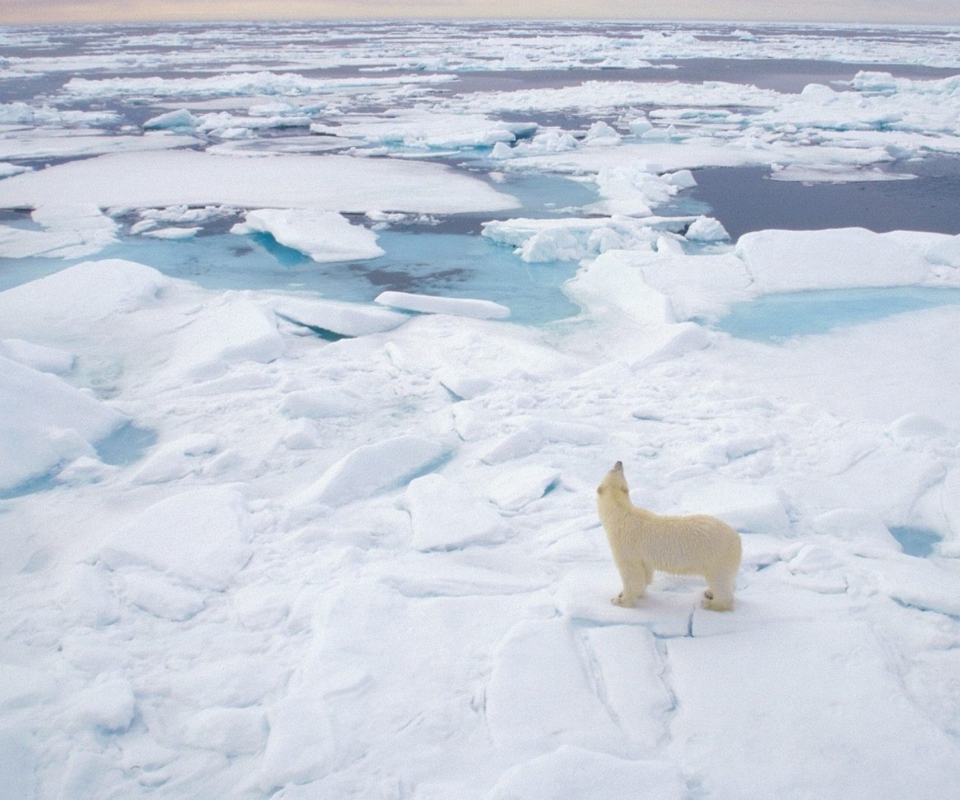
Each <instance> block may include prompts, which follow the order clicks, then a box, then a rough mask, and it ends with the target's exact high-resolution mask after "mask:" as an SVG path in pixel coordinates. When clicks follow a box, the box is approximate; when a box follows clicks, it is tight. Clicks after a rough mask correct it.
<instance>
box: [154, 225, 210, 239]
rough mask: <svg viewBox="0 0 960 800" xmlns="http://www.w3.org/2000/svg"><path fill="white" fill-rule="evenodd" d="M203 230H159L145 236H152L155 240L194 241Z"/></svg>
mask: <svg viewBox="0 0 960 800" xmlns="http://www.w3.org/2000/svg"><path fill="white" fill-rule="evenodd" d="M202 230H203V228H195V227H194V228H157V229H156V230H152V231H145V232H144V233H143V235H144V236H150V237H151V238H153V239H166V240H168V241H177V240H180V239H192V238H193V237H194V236H196V235H197V234H198V233H200V231H202Z"/></svg>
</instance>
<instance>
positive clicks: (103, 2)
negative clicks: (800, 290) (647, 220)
mask: <svg viewBox="0 0 960 800" xmlns="http://www.w3.org/2000/svg"><path fill="white" fill-rule="evenodd" d="M384 18H398V19H457V18H461V19H463V18H467V19H469V18H473V19H480V18H486V19H507V18H527V19H538V18H543V19H547V18H567V19H625V20H628V19H633V20H643V19H649V20H663V19H678V20H680V19H691V20H742V21H748V20H754V21H811V22H819V21H823V22H847V23H856V22H861V23H925V24H942V25H957V24H960V4H958V3H957V0H846V1H845V2H843V1H842V0H675V2H672V3H664V2H663V1H662V0H602V1H601V0H534V2H528V3H526V4H518V3H517V2H516V0H143V1H142V2H135V3H132V2H130V0H0V23H2V24H18V23H74V22H148V21H158V22H159V21H175V20H183V21H199V20H211V21H215V20H264V19H275V20H284V19H384Z"/></svg>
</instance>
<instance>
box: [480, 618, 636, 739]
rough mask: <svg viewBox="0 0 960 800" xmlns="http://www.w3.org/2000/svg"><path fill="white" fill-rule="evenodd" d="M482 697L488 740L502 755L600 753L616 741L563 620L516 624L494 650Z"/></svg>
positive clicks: (616, 734)
mask: <svg viewBox="0 0 960 800" xmlns="http://www.w3.org/2000/svg"><path fill="white" fill-rule="evenodd" d="M486 698H487V705H486V709H487V722H488V724H489V726H490V735H491V737H492V738H493V741H494V743H495V744H496V745H497V746H498V747H500V748H502V749H503V750H505V751H506V752H510V753H513V754H518V753H535V752H541V753H542V752H547V751H551V750H554V749H555V748H556V747H558V746H559V745H563V744H572V745H578V746H581V747H597V748H600V749H605V748H608V747H612V746H615V742H617V740H618V736H619V732H618V729H617V726H616V724H615V723H614V722H613V720H612V719H611V717H610V715H609V713H608V711H607V709H606V708H605V707H604V705H603V703H601V701H600V699H599V698H598V697H597V695H596V694H595V692H594V691H593V687H592V686H591V681H590V679H589V677H588V674H587V671H586V669H585V668H584V662H583V660H582V656H581V654H580V653H579V652H578V648H577V644H576V641H575V639H574V637H573V634H572V632H571V630H570V626H569V623H568V622H567V621H566V620H563V619H553V620H528V621H525V622H520V623H519V624H517V626H516V627H515V628H514V629H513V630H512V631H511V632H510V634H509V635H508V636H507V638H506V639H505V640H504V641H503V642H502V643H501V645H500V647H498V648H497V651H496V653H495V663H494V668H493V673H492V674H491V676H490V683H489V685H488V686H487V693H486Z"/></svg>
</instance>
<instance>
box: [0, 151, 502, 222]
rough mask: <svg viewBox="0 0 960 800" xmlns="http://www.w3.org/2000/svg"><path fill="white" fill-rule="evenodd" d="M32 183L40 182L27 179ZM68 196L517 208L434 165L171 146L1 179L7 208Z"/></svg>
mask: <svg viewBox="0 0 960 800" xmlns="http://www.w3.org/2000/svg"><path fill="white" fill-rule="evenodd" d="M25 179H27V180H29V179H34V180H32V181H31V182H30V183H23V182H22V181H24V180H25ZM63 196H70V197H72V198H74V200H75V201H77V202H85V203H92V204H95V205H97V206H100V207H101V208H105V207H109V206H128V207H130V206H132V207H150V208H155V207H158V206H172V205H182V204H186V205H191V206H193V205H201V206H202V205H209V204H219V205H232V206H239V207H245V208H271V207H272V208H291V207H292V208H305V207H313V208H316V209H318V210H325V211H353V212H360V213H365V212H367V211H371V210H382V211H416V212H427V213H430V212H435V213H448V214H449V213H456V212H462V211H498V210H505V209H509V208H514V207H516V205H517V201H516V200H514V199H513V198H512V197H510V196H509V195H506V194H503V193H501V192H497V191H495V190H494V189H492V188H490V187H489V186H488V185H487V184H485V183H483V182H482V181H480V180H478V179H476V178H472V177H469V176H467V175H462V174H459V173H456V172H453V171H452V170H448V169H446V168H444V167H442V166H439V165H434V164H410V163H405V162H401V161H395V160H373V159H357V158H347V157H340V156H328V157H324V158H314V157H310V156H284V157H282V158H275V159H274V158H270V159H240V158H230V157H222V156H221V157H218V156H211V155H207V154H204V153H196V152H187V151H183V152H181V151H174V152H166V151H163V152H157V153H150V154H141V153H137V154H129V153H124V154H118V155H112V156H103V157H101V158H96V159H87V160H83V161H71V162H69V163H66V164H62V165H59V166H54V167H50V168H48V169H45V170H42V171H40V172H35V173H24V174H22V175H15V176H13V177H12V178H7V179H6V180H4V181H2V182H0V206H3V207H8V208H9V207H11V206H13V207H21V206H23V205H29V206H40V205H44V204H47V203H51V202H54V201H56V200H57V199H58V198H62V197H63Z"/></svg>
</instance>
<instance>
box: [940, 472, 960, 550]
mask: <svg viewBox="0 0 960 800" xmlns="http://www.w3.org/2000/svg"><path fill="white" fill-rule="evenodd" d="M942 496H943V500H942V503H943V514H944V516H945V517H946V519H947V525H948V527H949V528H950V537H949V541H944V542H942V543H941V544H940V553H941V555H944V556H950V557H953V558H958V557H960V469H951V470H950V471H949V472H948V473H947V476H946V477H945V478H944V479H943V489H942Z"/></svg>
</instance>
